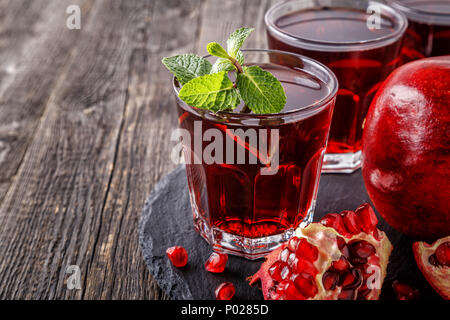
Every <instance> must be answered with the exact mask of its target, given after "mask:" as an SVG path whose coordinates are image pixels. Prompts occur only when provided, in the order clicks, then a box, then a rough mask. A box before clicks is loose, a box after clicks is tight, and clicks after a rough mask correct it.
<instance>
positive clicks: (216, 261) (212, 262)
mask: <svg viewBox="0 0 450 320" xmlns="http://www.w3.org/2000/svg"><path fill="white" fill-rule="evenodd" d="M227 261H228V255H227V254H222V253H217V252H213V253H212V254H211V255H210V256H209V258H208V260H207V261H206V263H205V269H206V270H207V271H209V272H213V273H221V272H223V270H225V266H226V265H227Z"/></svg>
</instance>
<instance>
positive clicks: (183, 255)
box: [166, 246, 188, 268]
mask: <svg viewBox="0 0 450 320" xmlns="http://www.w3.org/2000/svg"><path fill="white" fill-rule="evenodd" d="M166 254H167V256H168V257H169V260H170V262H172V264H173V265H174V266H175V267H177V268H182V267H184V266H185V265H186V264H187V261H188V253H187V251H186V249H185V248H183V247H180V246H174V247H170V248H167V250H166Z"/></svg>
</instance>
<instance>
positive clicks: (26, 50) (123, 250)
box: [0, 0, 274, 299]
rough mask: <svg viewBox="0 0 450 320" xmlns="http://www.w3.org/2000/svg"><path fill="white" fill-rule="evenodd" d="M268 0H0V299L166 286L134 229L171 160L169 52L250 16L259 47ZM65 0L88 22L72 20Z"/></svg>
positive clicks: (142, 292) (126, 293)
mask: <svg viewBox="0 0 450 320" xmlns="http://www.w3.org/2000/svg"><path fill="white" fill-rule="evenodd" d="M271 2H274V1H270V0H267V1H266V0H239V1H238V0H206V1H204V0H122V1H121V0H33V1H30V0H0V298H1V299H166V298H167V297H166V296H165V295H164V294H163V293H162V292H161V291H160V289H159V288H158V287H157V285H156V284H155V283H154V281H153V280H152V278H151V276H150V275H149V273H148V271H147V269H146V266H145V264H144V261H143V259H142V256H141V252H140V248H139V244H138V232H137V225H138V221H139V217H140V214H141V209H142V206H143V204H144V201H145V199H146V198H147V196H148V195H149V194H150V192H151V190H152V188H153V187H154V186H155V184H156V183H157V181H158V180H159V179H160V178H161V177H163V176H164V175H165V174H167V173H168V172H170V171H171V170H172V169H173V168H174V167H175V164H173V163H172V162H171V161H170V150H171V147H172V145H171V142H170V135H171V131H172V129H173V128H175V127H176V115H175V108H174V100H173V96H172V92H171V91H172V88H171V86H170V76H169V73H168V72H167V71H166V70H165V69H164V67H163V66H162V64H161V63H160V61H161V58H162V57H164V56H169V55H173V54H176V53H185V52H195V53H199V54H204V53H205V52H206V50H205V46H206V44H207V43H208V42H210V41H216V40H220V41H224V40H225V39H226V36H227V35H228V34H229V33H230V32H231V31H233V30H234V29H235V28H237V27H240V26H244V25H246V26H254V27H256V32H255V33H254V34H253V35H252V36H251V38H250V39H249V41H248V42H247V44H246V46H247V47H263V46H265V34H264V19H263V17H264V13H265V11H266V10H267V8H268V7H269V6H270V5H271ZM70 5H78V6H79V7H80V8H81V20H80V21H81V29H69V28H68V27H67V20H68V19H69V18H70V16H71V13H72V11H69V13H67V12H66V10H67V8H68V7H69V6H70ZM72 22H73V20H72ZM70 265H77V266H79V268H80V269H79V270H80V275H81V289H79V290H77V289H73V290H70V289H69V288H68V287H67V281H68V278H69V277H70V276H71V273H66V271H68V270H67V267H68V266H70Z"/></svg>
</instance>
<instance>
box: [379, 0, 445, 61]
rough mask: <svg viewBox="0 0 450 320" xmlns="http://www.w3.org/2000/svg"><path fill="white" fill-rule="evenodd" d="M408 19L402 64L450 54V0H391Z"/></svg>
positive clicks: (389, 1)
mask: <svg viewBox="0 0 450 320" xmlns="http://www.w3.org/2000/svg"><path fill="white" fill-rule="evenodd" d="M387 2H388V4H390V5H391V6H392V7H394V8H395V9H398V10H400V11H402V12H403V13H404V14H405V15H406V16H407V17H408V29H407V30H406V32H405V35H404V40H403V47H402V50H401V60H402V63H406V62H409V61H412V60H415V59H421V58H425V57H432V56H443V55H448V54H450V1H449V0H427V1H423V0H388V1H387Z"/></svg>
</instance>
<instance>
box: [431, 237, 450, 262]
mask: <svg viewBox="0 0 450 320" xmlns="http://www.w3.org/2000/svg"><path fill="white" fill-rule="evenodd" d="M435 255H436V259H437V261H438V262H439V264H441V265H444V266H447V267H450V242H444V243H441V244H440V245H439V247H437V248H436V252H435Z"/></svg>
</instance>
